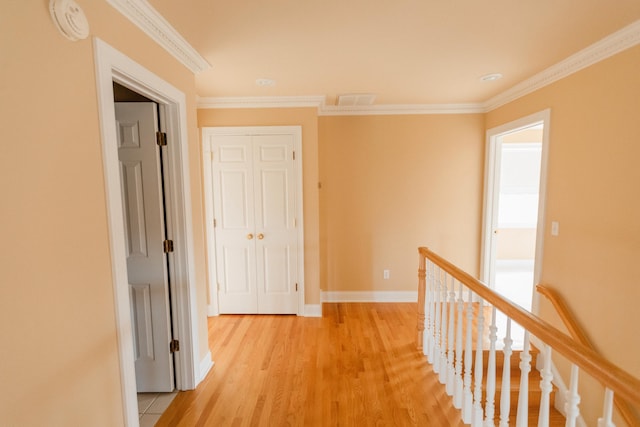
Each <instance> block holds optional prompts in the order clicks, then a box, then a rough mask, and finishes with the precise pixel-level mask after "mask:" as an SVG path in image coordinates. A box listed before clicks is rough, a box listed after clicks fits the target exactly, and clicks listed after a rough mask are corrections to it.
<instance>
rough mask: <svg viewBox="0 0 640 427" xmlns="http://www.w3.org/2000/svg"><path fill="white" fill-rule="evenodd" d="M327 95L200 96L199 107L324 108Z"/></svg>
mask: <svg viewBox="0 0 640 427" xmlns="http://www.w3.org/2000/svg"><path fill="white" fill-rule="evenodd" d="M324 102H325V97H324V96H322V95H316V96H228V97H227V96H219V97H204V98H203V97H198V108H305V107H312V108H313V107H315V108H318V109H320V108H322V106H323V105H324Z"/></svg>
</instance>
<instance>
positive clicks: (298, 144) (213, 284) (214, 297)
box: [202, 126, 305, 316]
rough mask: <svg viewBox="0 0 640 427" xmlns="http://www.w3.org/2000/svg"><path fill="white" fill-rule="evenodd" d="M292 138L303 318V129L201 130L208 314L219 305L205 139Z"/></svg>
mask: <svg viewBox="0 0 640 427" xmlns="http://www.w3.org/2000/svg"><path fill="white" fill-rule="evenodd" d="M277 134H287V135H293V147H294V150H295V152H296V154H297V155H298V156H299V157H298V158H299V159H300V160H299V161H298V162H296V166H295V168H296V171H295V173H296V176H295V183H296V189H295V199H296V219H297V224H296V225H297V232H298V236H297V240H298V242H297V243H298V265H297V266H296V269H297V275H298V277H297V283H298V316H304V315H305V314H304V307H305V306H304V304H305V299H304V221H303V209H302V204H303V198H302V158H303V157H302V128H301V127H300V126H220V127H203V128H202V153H203V155H202V163H203V164H202V167H203V171H204V199H205V214H206V216H205V221H206V232H207V256H208V263H209V307H208V315H209V316H217V315H218V314H220V310H219V306H218V285H217V281H216V277H217V271H216V250H215V248H216V241H215V229H214V227H213V219H214V209H213V186H212V185H211V184H212V181H211V180H212V178H213V174H212V171H211V144H210V143H209V139H208V137H209V136H211V135H277Z"/></svg>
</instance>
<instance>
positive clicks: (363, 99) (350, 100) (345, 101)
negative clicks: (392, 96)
mask: <svg viewBox="0 0 640 427" xmlns="http://www.w3.org/2000/svg"><path fill="white" fill-rule="evenodd" d="M375 99H376V96H375V95H373V94H371V93H360V94H350V95H338V102H337V103H336V104H337V105H338V106H340V107H357V106H363V105H372V104H373V101H374V100H375Z"/></svg>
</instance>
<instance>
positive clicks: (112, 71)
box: [93, 38, 200, 426]
mask: <svg viewBox="0 0 640 427" xmlns="http://www.w3.org/2000/svg"><path fill="white" fill-rule="evenodd" d="M93 43H94V54H95V58H94V59H95V66H96V68H95V72H96V91H97V95H98V111H99V118H100V138H101V145H102V160H103V169H104V170H103V173H104V181H105V199H106V200H105V201H106V209H107V219H108V228H109V244H110V255H111V265H112V267H111V269H112V281H113V283H112V285H113V294H114V301H115V333H116V336H117V339H118V359H119V362H120V382H121V391H122V396H121V397H122V404H123V408H124V409H123V412H124V423H123V425H125V426H137V425H138V402H137V398H136V379H135V367H134V349H133V338H132V337H133V331H132V329H131V304H130V297H129V286H128V283H129V281H128V280H127V261H126V253H125V247H126V245H125V238H124V236H125V227H124V219H123V216H122V189H121V185H120V166H119V162H118V150H117V144H116V141H117V137H116V119H115V109H114V107H113V102H114V101H113V82H114V81H115V82H118V83H120V84H123V85H125V86H127V87H129V88H130V89H133V90H135V91H136V92H138V93H140V94H141V95H144V96H146V97H147V98H149V99H152V100H154V101H156V102H157V103H158V104H159V105H160V107H161V111H163V112H164V113H163V114H166V123H165V130H166V131H167V134H168V136H169V137H170V140H171V141H175V143H174V144H170V145H169V147H170V148H169V153H170V155H169V157H170V160H169V161H170V169H171V172H170V174H169V178H168V182H167V186H168V188H169V191H168V194H170V203H169V204H168V205H167V210H168V211H169V212H170V217H171V219H172V227H171V232H172V235H173V240H174V242H175V251H174V253H173V255H174V256H173V261H174V263H173V265H174V269H173V273H172V278H173V279H174V280H172V283H173V284H172V296H173V299H172V309H173V310H174V321H173V323H174V328H175V329H174V338H175V339H178V340H179V341H180V351H179V352H176V353H175V356H174V357H175V375H176V386H177V388H178V389H179V390H190V389H194V388H195V387H196V385H197V380H198V374H199V363H200V360H199V359H200V356H199V351H200V350H199V342H198V322H197V314H198V313H197V304H196V283H195V267H194V265H195V263H194V259H193V257H194V253H195V250H194V246H193V226H192V224H191V218H192V217H193V216H192V212H191V194H190V183H189V176H190V174H189V156H188V144H187V142H188V135H187V107H186V105H187V103H186V98H185V95H184V93H183V92H181V91H180V90H179V89H177V88H175V87H174V86H172V85H171V84H170V83H168V82H166V81H164V80H162V79H160V77H158V76H156V75H155V74H153V73H152V72H151V71H149V70H147V69H146V68H144V67H142V66H141V65H139V64H138V63H136V62H135V61H133V60H132V59H130V58H129V57H127V56H125V55H124V54H122V53H121V52H119V51H117V50H116V49H114V48H113V47H111V46H109V45H108V44H107V43H105V42H104V41H102V40H100V39H98V38H94V40H93Z"/></svg>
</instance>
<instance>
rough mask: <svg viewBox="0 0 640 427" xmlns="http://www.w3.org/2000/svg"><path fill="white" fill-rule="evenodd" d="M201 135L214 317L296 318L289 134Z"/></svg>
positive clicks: (295, 237)
mask: <svg viewBox="0 0 640 427" xmlns="http://www.w3.org/2000/svg"><path fill="white" fill-rule="evenodd" d="M204 138H205V149H206V148H207V145H208V148H209V150H210V153H211V154H210V162H211V163H210V172H209V171H206V172H208V173H206V174H209V175H210V179H211V182H210V185H208V186H207V187H209V188H211V190H212V193H213V194H212V197H211V199H212V202H213V203H212V204H213V216H214V218H213V223H214V224H213V225H214V226H213V232H214V233H213V234H214V240H215V243H214V245H215V276H216V282H217V283H216V285H217V286H216V287H217V297H218V298H217V299H218V308H219V312H220V313H257V314H296V313H298V307H299V298H298V289H297V288H298V261H299V260H298V257H299V254H298V242H299V240H298V239H299V231H300V230H299V229H298V227H299V226H300V224H299V222H301V218H297V215H296V212H297V203H298V202H299V201H298V200H296V194H299V192H298V191H296V185H297V182H296V181H297V179H296V176H297V174H296V168H297V164H296V163H297V162H299V159H296V153H295V135H293V134H287V133H281V134H279V133H276V134H241V135H238V134H226V135H225V134H216V133H215V132H214V131H211V132H208V131H207V129H205V131H204ZM205 169H209V168H205Z"/></svg>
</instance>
